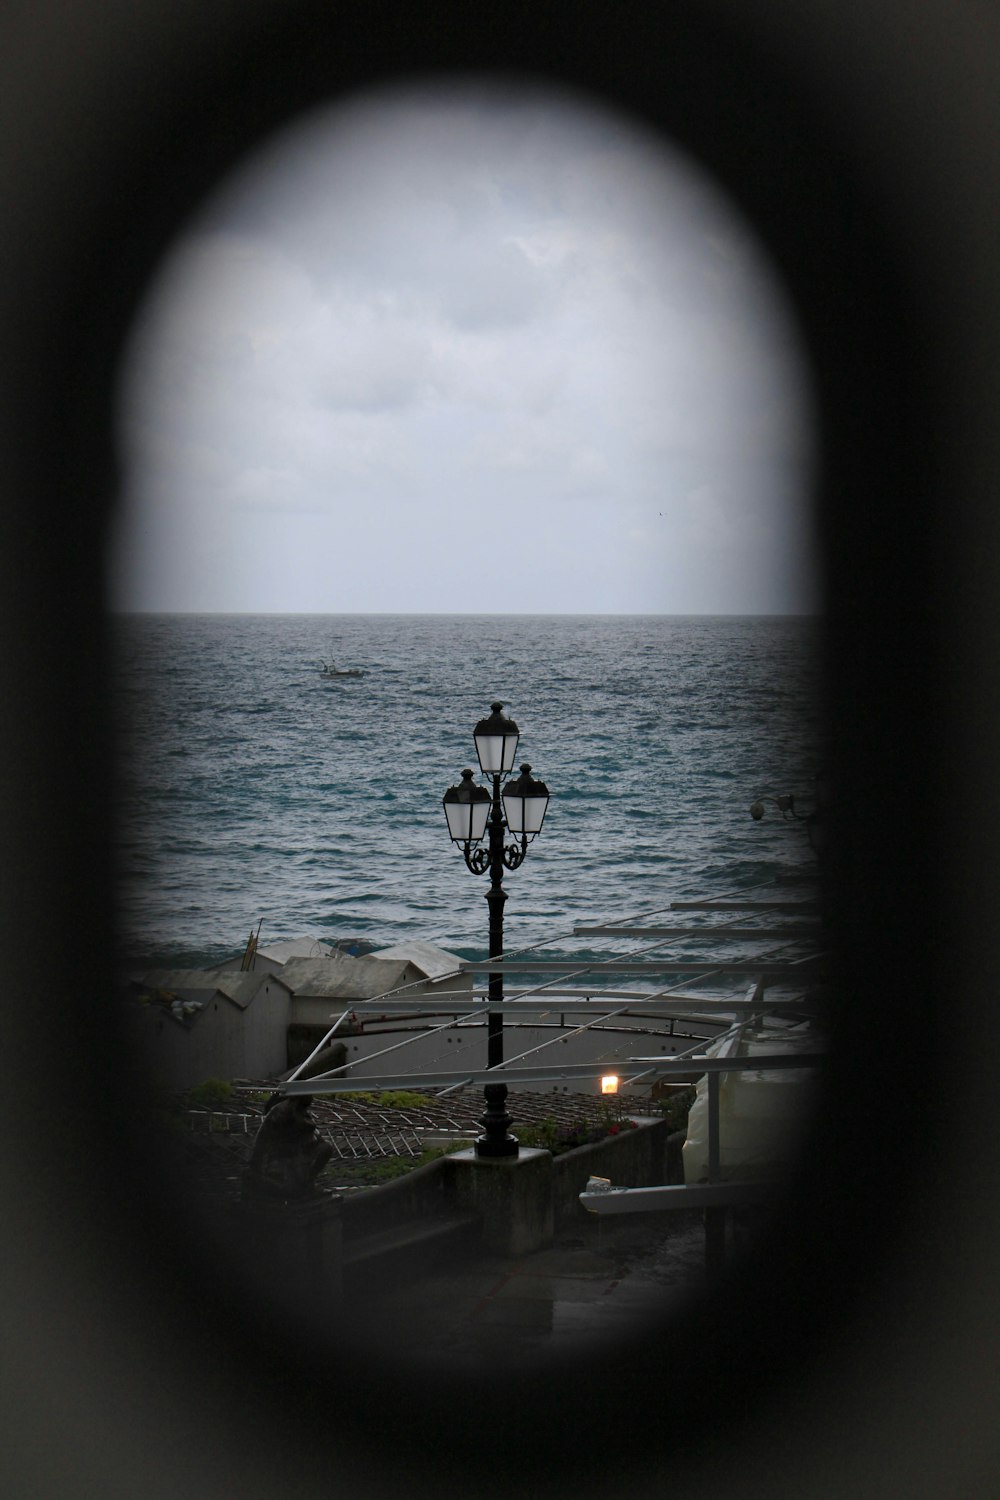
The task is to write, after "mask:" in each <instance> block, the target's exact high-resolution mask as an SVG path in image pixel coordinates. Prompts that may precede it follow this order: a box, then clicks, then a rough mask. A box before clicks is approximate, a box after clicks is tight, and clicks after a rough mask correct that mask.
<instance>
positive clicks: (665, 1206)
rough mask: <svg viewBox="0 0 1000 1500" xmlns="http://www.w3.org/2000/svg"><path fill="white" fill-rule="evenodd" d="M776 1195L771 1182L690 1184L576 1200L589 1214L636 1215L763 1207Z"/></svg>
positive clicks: (776, 1187)
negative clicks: (686, 1209) (671, 1211)
mask: <svg viewBox="0 0 1000 1500" xmlns="http://www.w3.org/2000/svg"><path fill="white" fill-rule="evenodd" d="M779 1191H780V1184H779V1183H775V1182H692V1183H690V1184H689V1185H688V1184H684V1183H676V1184H671V1185H670V1186H668V1187H647V1188H611V1189H608V1188H605V1189H604V1191H603V1192H596V1193H594V1192H590V1193H588V1192H582V1193H581V1194H580V1195H579V1197H580V1202H581V1203H582V1204H583V1206H584V1208H586V1209H589V1210H590V1212H591V1213H592V1214H639V1213H656V1212H659V1213H664V1212H666V1211H668V1210H671V1209H685V1208H735V1207H736V1206H737V1205H739V1204H741V1203H766V1202H768V1201H769V1200H770V1199H773V1198H774V1197H775V1196H776V1195H777V1193H778V1192H779Z"/></svg>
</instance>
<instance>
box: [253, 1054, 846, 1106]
mask: <svg viewBox="0 0 1000 1500" xmlns="http://www.w3.org/2000/svg"><path fill="white" fill-rule="evenodd" d="M361 1061H364V1059H361ZM824 1061H825V1058H824V1055H823V1054H822V1053H820V1052H815V1053H813V1052H809V1053H789V1052H775V1053H760V1054H755V1055H752V1056H749V1057H706V1056H705V1055H704V1054H703V1053H692V1052H688V1053H683V1054H679V1055H677V1056H673V1057H663V1056H662V1055H661V1056H659V1057H629V1058H617V1057H616V1058H608V1059H604V1060H603V1061H601V1062H592V1063H570V1064H563V1065H562V1066H561V1067H560V1066H556V1065H553V1066H550V1067H541V1068H529V1067H520V1068H519V1067H506V1066H505V1065H504V1064H501V1065H500V1066H499V1067H497V1068H490V1069H487V1068H476V1069H472V1070H468V1069H467V1070H464V1071H457V1072H451V1071H448V1072H445V1071H441V1072H434V1071H427V1072H420V1073H392V1074H389V1073H380V1074H379V1075H378V1076H377V1077H371V1076H368V1075H366V1074H361V1075H360V1076H358V1077H356V1078H351V1077H350V1076H349V1075H348V1076H345V1070H346V1069H348V1068H350V1067H352V1066H353V1064H351V1063H345V1064H344V1065H343V1067H341V1068H335V1069H331V1070H330V1073H329V1074H327V1075H325V1076H320V1077H318V1078H298V1079H294V1080H292V1079H289V1080H288V1081H287V1082H286V1083H285V1084H283V1085H282V1086H281V1092H282V1093H285V1094H315V1095H319V1094H346V1093H356V1092H357V1091H358V1090H359V1089H367V1090H370V1089H373V1088H379V1089H415V1090H417V1091H418V1092H422V1093H426V1092H427V1091H428V1090H430V1089H450V1088H456V1087H462V1086H463V1085H468V1086H469V1087H470V1088H482V1087H483V1086H484V1085H485V1084H487V1083H496V1082H497V1081H498V1079H500V1078H502V1079H503V1081H504V1083H509V1084H513V1085H515V1086H517V1085H526V1084H527V1085H532V1084H536V1083H571V1082H576V1081H579V1082H586V1083H593V1081H594V1079H595V1078H599V1077H600V1076H601V1074H602V1073H609V1072H615V1073H616V1074H617V1075H618V1078H619V1079H620V1081H621V1083H623V1084H628V1083H630V1082H631V1081H632V1080H633V1079H636V1078H639V1077H647V1076H648V1075H650V1074H655V1075H656V1076H657V1077H660V1078H668V1079H669V1077H670V1075H671V1074H672V1073H681V1074H684V1075H687V1074H691V1073H739V1072H743V1071H744V1070H746V1069H751V1070H753V1071H755V1072H767V1071H770V1070H771V1069H772V1068H773V1069H780V1070H785V1069H787V1068H815V1067H820V1066H822V1064H823V1063H824Z"/></svg>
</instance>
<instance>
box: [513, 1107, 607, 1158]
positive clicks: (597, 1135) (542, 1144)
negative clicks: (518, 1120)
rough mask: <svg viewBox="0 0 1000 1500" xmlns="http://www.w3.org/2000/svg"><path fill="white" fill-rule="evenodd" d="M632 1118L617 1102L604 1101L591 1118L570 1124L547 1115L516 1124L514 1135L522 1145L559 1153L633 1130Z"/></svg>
mask: <svg viewBox="0 0 1000 1500" xmlns="http://www.w3.org/2000/svg"><path fill="white" fill-rule="evenodd" d="M635 1128H636V1125H635V1121H634V1120H630V1119H629V1118H628V1117H627V1116H626V1115H625V1114H624V1112H623V1110H622V1108H621V1106H614V1105H606V1106H604V1108H603V1109H602V1110H601V1111H600V1112H599V1113H598V1116H597V1118H596V1119H595V1120H579V1121H576V1122H575V1123H574V1124H572V1125H560V1124H559V1123H558V1121H556V1120H554V1119H553V1118H552V1117H551V1115H547V1116H546V1118H545V1119H544V1120H541V1121H540V1122H539V1123H538V1124H537V1125H519V1126H518V1127H517V1138H518V1141H519V1142H520V1144H521V1145H522V1146H529V1147H536V1148H540V1149H541V1150H543V1151H551V1152H552V1155H553V1156H560V1155H561V1154H562V1152H564V1151H573V1150H575V1148H576V1147H577V1146H589V1145H592V1144H593V1143H594V1142H595V1141H603V1140H605V1139H606V1137H607V1136H609V1135H619V1134H620V1133H621V1132H622V1131H625V1130H634V1129H635Z"/></svg>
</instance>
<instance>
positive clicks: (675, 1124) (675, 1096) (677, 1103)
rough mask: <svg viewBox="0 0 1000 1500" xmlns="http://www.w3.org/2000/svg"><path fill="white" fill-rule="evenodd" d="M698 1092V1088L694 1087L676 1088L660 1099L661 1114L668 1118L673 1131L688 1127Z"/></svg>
mask: <svg viewBox="0 0 1000 1500" xmlns="http://www.w3.org/2000/svg"><path fill="white" fill-rule="evenodd" d="M696 1093H697V1090H696V1089H695V1088H693V1087H691V1088H685V1089H676V1090H672V1091H671V1092H670V1093H669V1094H667V1095H665V1096H664V1097H663V1098H662V1099H661V1100H660V1101H659V1110H660V1114H661V1115H663V1117H664V1118H665V1119H666V1121H667V1122H668V1124H669V1126H670V1129H671V1130H672V1131H674V1130H684V1129H685V1128H686V1126H687V1117H688V1114H689V1112H690V1109H691V1106H692V1104H693V1103H694V1101H695V1095H696Z"/></svg>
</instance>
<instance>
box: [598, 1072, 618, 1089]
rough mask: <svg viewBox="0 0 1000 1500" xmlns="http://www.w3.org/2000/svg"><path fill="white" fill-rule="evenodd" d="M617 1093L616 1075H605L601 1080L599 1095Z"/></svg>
mask: <svg viewBox="0 0 1000 1500" xmlns="http://www.w3.org/2000/svg"><path fill="white" fill-rule="evenodd" d="M617 1092H618V1074H617V1073H607V1074H605V1076H604V1077H603V1078H602V1079H601V1093H602V1094H617Z"/></svg>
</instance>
